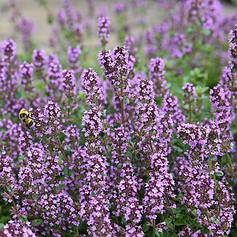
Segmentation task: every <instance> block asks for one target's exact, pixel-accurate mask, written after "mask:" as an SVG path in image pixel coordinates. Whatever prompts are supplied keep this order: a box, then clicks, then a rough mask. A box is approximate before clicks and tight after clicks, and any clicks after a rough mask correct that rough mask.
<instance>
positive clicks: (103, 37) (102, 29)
mask: <svg viewBox="0 0 237 237" xmlns="http://www.w3.org/2000/svg"><path fill="white" fill-rule="evenodd" d="M109 33H110V20H109V18H108V17H105V16H101V17H98V36H99V38H100V43H101V45H102V46H105V45H106V44H107V43H108V38H109Z"/></svg>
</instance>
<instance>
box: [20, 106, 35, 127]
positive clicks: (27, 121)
mask: <svg viewBox="0 0 237 237" xmlns="http://www.w3.org/2000/svg"><path fill="white" fill-rule="evenodd" d="M19 119H20V120H21V122H22V123H23V124H24V125H25V126H26V127H27V128H31V127H32V126H34V122H33V120H32V118H31V117H30V113H29V112H28V111H27V110H25V109H21V110H20V112H19Z"/></svg>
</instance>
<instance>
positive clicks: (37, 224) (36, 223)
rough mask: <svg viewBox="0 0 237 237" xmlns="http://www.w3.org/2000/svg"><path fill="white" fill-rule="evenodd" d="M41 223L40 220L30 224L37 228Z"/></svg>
mask: <svg viewBox="0 0 237 237" xmlns="http://www.w3.org/2000/svg"><path fill="white" fill-rule="evenodd" d="M42 222H43V220H42V219H35V220H33V221H32V222H31V224H32V225H33V226H39V225H40V224H41V223H42Z"/></svg>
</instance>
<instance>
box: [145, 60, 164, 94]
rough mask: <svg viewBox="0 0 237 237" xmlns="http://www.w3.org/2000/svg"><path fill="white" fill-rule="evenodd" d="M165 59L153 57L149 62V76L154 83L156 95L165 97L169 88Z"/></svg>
mask: <svg viewBox="0 0 237 237" xmlns="http://www.w3.org/2000/svg"><path fill="white" fill-rule="evenodd" d="M164 67H165V64H164V61H163V60H162V59H161V58H153V59H151V60H150V64H149V78H150V80H151V81H152V82H153V84H154V91H155V95H156V96H158V97H160V96H161V97H163V96H164V95H165V94H166V92H167V90H168V88H167V86H166V80H165V77H164V76H165V71H164Z"/></svg>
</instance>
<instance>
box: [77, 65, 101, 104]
mask: <svg viewBox="0 0 237 237" xmlns="http://www.w3.org/2000/svg"><path fill="white" fill-rule="evenodd" d="M81 81H82V90H83V92H84V93H85V94H86V97H87V103H88V104H89V105H91V106H93V105H96V106H100V105H104V104H105V88H104V86H103V82H102V81H101V79H100V78H99V77H98V75H97V74H96V72H94V71H93V69H91V68H89V69H87V70H84V71H83V73H82V75H81Z"/></svg>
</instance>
